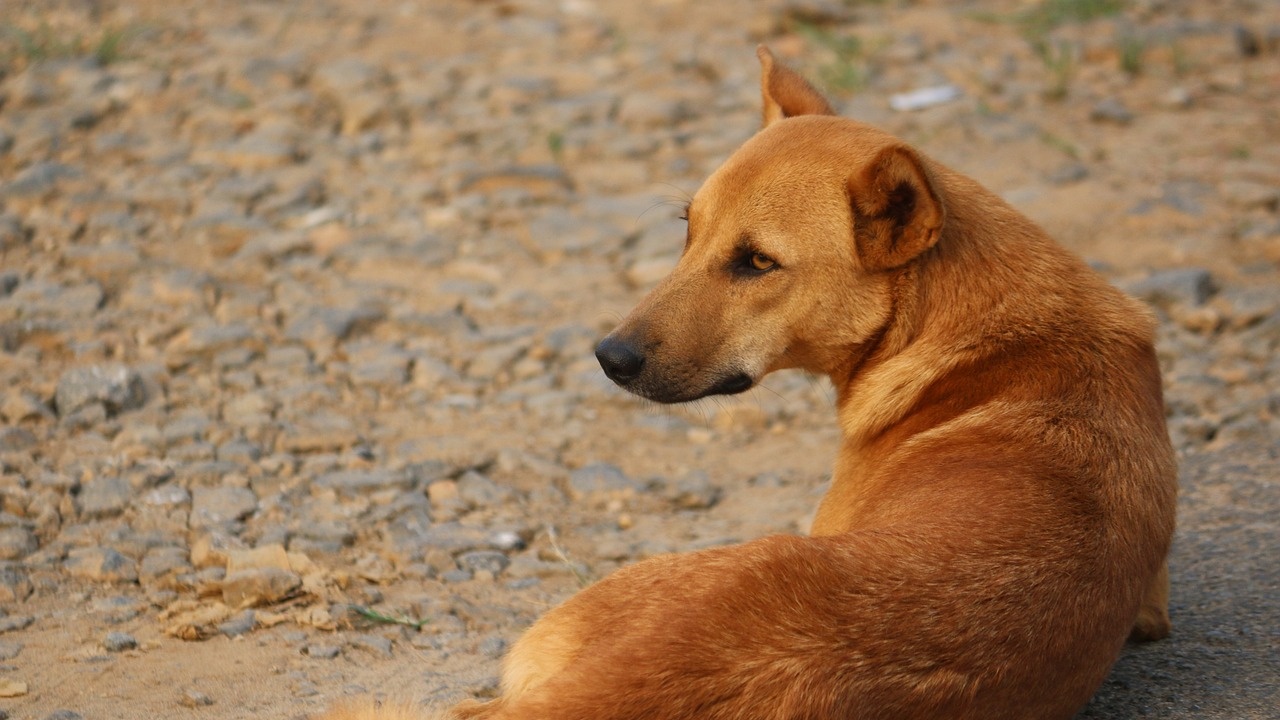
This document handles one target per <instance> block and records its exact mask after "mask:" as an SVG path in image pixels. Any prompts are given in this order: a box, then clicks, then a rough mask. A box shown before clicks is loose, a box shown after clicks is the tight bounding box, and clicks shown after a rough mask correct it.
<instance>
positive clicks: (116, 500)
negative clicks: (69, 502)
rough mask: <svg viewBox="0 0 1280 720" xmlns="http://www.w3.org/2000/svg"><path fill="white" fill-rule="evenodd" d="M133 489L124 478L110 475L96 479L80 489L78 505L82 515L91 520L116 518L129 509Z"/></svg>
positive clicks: (77, 498) (77, 499)
mask: <svg viewBox="0 0 1280 720" xmlns="http://www.w3.org/2000/svg"><path fill="white" fill-rule="evenodd" d="M132 499H133V488H132V487H130V485H129V481H128V480H126V479H125V478H123V477H119V476H115V475H109V476H106V477H99V478H95V479H94V480H91V481H89V482H88V483H87V484H85V485H84V486H83V487H82V488H81V489H80V494H79V495H78V496H77V497H76V505H78V506H79V508H80V514H81V515H82V516H84V517H85V518H87V519H90V520H98V519H102V518H108V517H114V516H116V515H119V514H120V513H121V512H123V511H124V509H125V508H127V507H129V503H130V501H132Z"/></svg>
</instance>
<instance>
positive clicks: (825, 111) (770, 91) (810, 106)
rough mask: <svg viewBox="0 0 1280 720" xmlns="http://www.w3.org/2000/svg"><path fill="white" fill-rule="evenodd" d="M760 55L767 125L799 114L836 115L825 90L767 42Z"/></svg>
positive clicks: (762, 46) (759, 50)
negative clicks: (778, 55) (785, 61)
mask: <svg viewBox="0 0 1280 720" xmlns="http://www.w3.org/2000/svg"><path fill="white" fill-rule="evenodd" d="M756 57H758V58H760V95H761V98H762V99H763V100H764V127H769V126H770V125H772V124H774V123H775V122H777V121H779V120H782V119H783V118H789V117H795V116H796V115H835V114H836V111H835V110H832V109H831V104H830V103H828V102H827V99H826V98H824V97H822V93H820V92H818V91H817V90H814V89H813V86H812V85H810V84H809V81H808V80H805V79H804V78H802V77H800V75H799V74H798V73H796V72H795V71H794V70H792V69H790V68H788V67H787V66H785V65H782V64H780V63H779V62H778V61H777V60H775V59H774V57H773V53H771V52H769V48H767V47H765V46H764V45H760V46H758V47H756Z"/></svg>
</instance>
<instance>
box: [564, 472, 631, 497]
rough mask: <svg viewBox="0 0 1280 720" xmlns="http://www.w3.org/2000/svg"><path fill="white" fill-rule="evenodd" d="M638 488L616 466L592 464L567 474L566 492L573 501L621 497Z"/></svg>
mask: <svg viewBox="0 0 1280 720" xmlns="http://www.w3.org/2000/svg"><path fill="white" fill-rule="evenodd" d="M637 489H638V486H637V485H636V483H635V482H634V481H632V480H631V479H630V478H628V477H627V475H626V473H624V472H622V470H621V469H620V468H618V467H617V466H616V465H610V464H608V463H592V464H590V465H585V466H583V467H581V468H579V469H577V470H574V471H573V472H572V473H570V474H569V483H568V490H569V493H570V495H572V496H573V497H574V498H575V499H582V498H601V497H608V496H621V495H627V494H631V493H634V492H635V491H636V490H637Z"/></svg>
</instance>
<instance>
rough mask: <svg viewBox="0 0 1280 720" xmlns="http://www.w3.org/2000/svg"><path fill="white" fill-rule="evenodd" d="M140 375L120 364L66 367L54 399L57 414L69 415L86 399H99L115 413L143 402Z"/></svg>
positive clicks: (79, 407)
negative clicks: (71, 368)
mask: <svg viewBox="0 0 1280 720" xmlns="http://www.w3.org/2000/svg"><path fill="white" fill-rule="evenodd" d="M146 399H147V398H146V390H145V387H144V385H143V382H142V376H140V375H139V374H138V373H137V372H136V371H134V370H132V369H130V368H127V367H125V366H123V365H93V366H90V367H84V368H76V369H74V370H68V371H67V372H65V373H63V374H62V377H61V378H59V379H58V389H57V393H56V394H55V395H54V402H55V404H56V405H57V408H58V414H59V415H64V416H65V415H70V414H71V413H74V412H76V411H77V410H80V409H82V408H84V407H85V406H86V405H89V404H90V403H95V402H97V403H102V405H103V406H104V407H106V409H107V412H108V413H110V414H115V413H119V412H123V411H126V410H132V409H134V408H138V407H142V404H143V403H144V402H146Z"/></svg>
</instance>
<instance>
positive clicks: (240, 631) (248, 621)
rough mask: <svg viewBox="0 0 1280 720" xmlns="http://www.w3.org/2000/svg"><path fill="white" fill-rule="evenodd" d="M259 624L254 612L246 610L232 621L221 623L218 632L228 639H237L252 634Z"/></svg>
mask: <svg viewBox="0 0 1280 720" xmlns="http://www.w3.org/2000/svg"><path fill="white" fill-rule="evenodd" d="M225 584H226V582H225V581H224V582H223V585H224V586H225ZM224 597H225V595H224ZM257 623H258V618H257V616H255V615H254V614H253V611H252V610H245V611H244V612H242V613H240V614H239V615H236V616H234V617H232V618H231V619H230V620H227V621H226V622H223V623H219V624H218V632H220V633H222V634H223V635H226V636H227V637H237V636H239V635H244V634H245V633H248V632H251V631H252V630H253V628H254V626H256V625H257Z"/></svg>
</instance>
